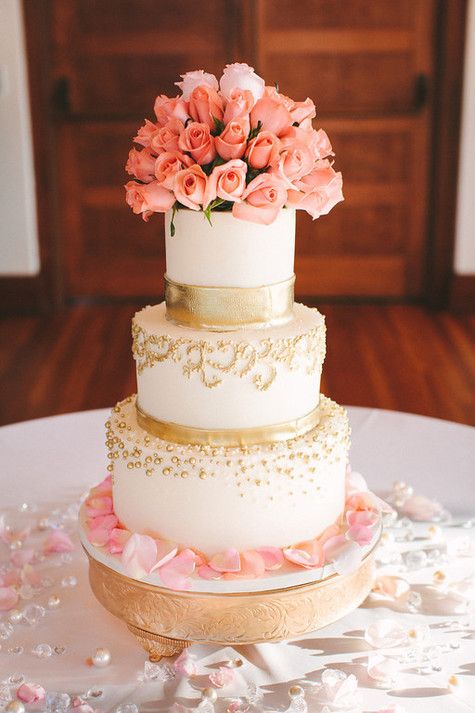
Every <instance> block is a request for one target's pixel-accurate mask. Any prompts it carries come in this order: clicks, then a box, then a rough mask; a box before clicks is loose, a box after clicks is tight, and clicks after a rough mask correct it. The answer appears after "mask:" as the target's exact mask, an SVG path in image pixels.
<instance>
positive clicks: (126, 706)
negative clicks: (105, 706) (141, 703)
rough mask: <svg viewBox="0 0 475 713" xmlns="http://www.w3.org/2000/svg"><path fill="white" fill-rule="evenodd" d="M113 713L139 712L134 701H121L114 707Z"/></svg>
mask: <svg viewBox="0 0 475 713" xmlns="http://www.w3.org/2000/svg"><path fill="white" fill-rule="evenodd" d="M115 713H139V709H138V707H137V706H136V705H135V703H121V704H120V706H117V708H116V709H115Z"/></svg>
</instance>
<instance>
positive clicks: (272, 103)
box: [251, 96, 292, 136]
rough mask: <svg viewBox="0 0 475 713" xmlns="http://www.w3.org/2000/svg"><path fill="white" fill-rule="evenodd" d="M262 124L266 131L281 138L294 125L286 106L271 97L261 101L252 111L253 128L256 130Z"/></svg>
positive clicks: (265, 97) (263, 98)
mask: <svg viewBox="0 0 475 713" xmlns="http://www.w3.org/2000/svg"><path fill="white" fill-rule="evenodd" d="M259 121H260V122H261V125H262V129H263V130H264V131H271V132H272V133H274V134H275V135H276V136H280V134H282V133H283V132H284V131H285V129H287V128H288V127H289V126H291V124H292V117H291V116H290V112H289V110H288V109H286V107H285V106H284V104H283V103H282V102H281V101H280V100H279V99H278V98H274V97H271V96H264V97H262V99H259V101H258V102H256V104H255V105H254V107H253V109H252V111H251V126H252V127H253V128H254V127H256V126H257V125H258V122H259Z"/></svg>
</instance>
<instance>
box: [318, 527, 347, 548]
mask: <svg viewBox="0 0 475 713" xmlns="http://www.w3.org/2000/svg"><path fill="white" fill-rule="evenodd" d="M340 533H341V527H340V526H339V525H337V524H336V523H334V524H333V525H329V526H328V527H327V528H325V530H323V532H322V534H321V535H320V537H318V538H317V539H318V541H319V543H320V544H321V545H322V546H323V545H324V544H325V542H326V541H327V540H329V539H330V538H331V537H335V536H336V535H339V534H340Z"/></svg>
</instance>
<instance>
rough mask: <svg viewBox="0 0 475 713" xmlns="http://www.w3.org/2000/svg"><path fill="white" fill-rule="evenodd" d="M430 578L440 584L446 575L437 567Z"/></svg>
mask: <svg viewBox="0 0 475 713" xmlns="http://www.w3.org/2000/svg"><path fill="white" fill-rule="evenodd" d="M432 578H433V580H434V582H435V583H436V584H441V583H442V582H444V581H445V580H446V578H447V575H446V574H445V572H443V571H442V570H441V569H438V570H437V571H436V572H434V574H433V575H432Z"/></svg>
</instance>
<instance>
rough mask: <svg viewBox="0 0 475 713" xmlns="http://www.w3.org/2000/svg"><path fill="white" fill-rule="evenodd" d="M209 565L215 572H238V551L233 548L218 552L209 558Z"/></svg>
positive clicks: (239, 561)
mask: <svg viewBox="0 0 475 713" xmlns="http://www.w3.org/2000/svg"><path fill="white" fill-rule="evenodd" d="M209 566H210V567H211V569H214V570H216V572H239V571H240V569H241V558H240V556H239V552H238V551H237V550H235V549H234V548H230V549H229V550H225V551H224V552H218V554H217V555H214V557H212V558H211V559H210V561H209Z"/></svg>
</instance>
